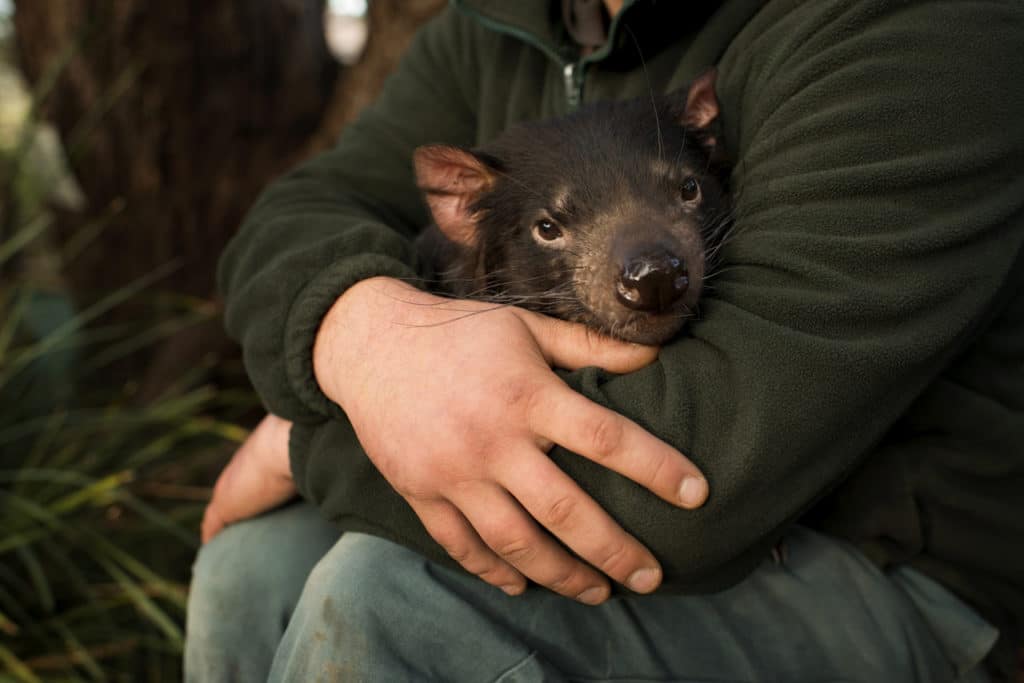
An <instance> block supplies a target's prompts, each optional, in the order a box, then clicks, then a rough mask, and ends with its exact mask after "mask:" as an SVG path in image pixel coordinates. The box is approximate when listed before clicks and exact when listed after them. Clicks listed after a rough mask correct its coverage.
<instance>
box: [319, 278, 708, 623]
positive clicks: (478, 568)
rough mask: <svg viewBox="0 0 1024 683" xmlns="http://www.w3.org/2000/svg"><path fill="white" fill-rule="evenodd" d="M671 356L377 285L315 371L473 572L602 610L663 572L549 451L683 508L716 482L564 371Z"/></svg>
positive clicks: (625, 366)
mask: <svg viewBox="0 0 1024 683" xmlns="http://www.w3.org/2000/svg"><path fill="white" fill-rule="evenodd" d="M656 356H657V349H654V348H649V347H642V346H637V345H634V344H627V343H623V342H618V341H613V340H610V339H606V338H603V337H600V336H598V335H596V334H595V333H593V332H591V331H590V330H588V329H587V328H585V327H584V326H582V325H578V324H575V323H567V322H564V321H560V320H555V319H553V318H548V317H546V316H542V315H538V314H535V313H531V312H528V311H524V310H521V309H517V308H514V307H497V308H496V307H495V306H494V305H492V304H487V303H483V302H478V301H468V300H453V299H444V298H440V297H437V296H434V295H432V294H427V293H424V292H421V291H419V290H417V289H415V288H413V287H411V286H409V285H407V284H405V283H402V282H400V281H398V280H393V279H389V278H373V279H370V280H365V281H363V282H360V283H358V284H356V285H355V286H353V287H351V288H350V289H349V290H348V291H346V293H345V294H344V295H342V297H340V298H339V299H338V301H337V302H336V303H335V304H334V306H333V307H332V308H331V310H330V311H329V312H328V314H327V316H326V317H325V319H324V322H323V324H322V325H321V328H320V331H319V333H318V336H317V340H316V344H315V347H314V351H313V365H314V370H315V373H316V376H317V379H318V381H319V383H320V386H321V388H322V389H323V391H324V392H325V393H326V394H327V396H328V397H330V398H331V399H332V400H334V401H335V402H337V403H338V404H339V405H341V407H342V408H343V409H344V410H345V413H346V414H347V415H348V417H349V419H350V420H351V422H352V425H353V426H354V428H355V430H356V434H357V435H358V437H359V440H360V442H361V443H362V445H363V447H364V448H365V449H366V452H367V454H368V455H369V457H370V458H371V460H372V461H373V463H374V464H375V465H376V467H377V468H378V469H379V470H380V472H381V474H382V475H383V476H384V477H385V478H386V479H387V480H388V482H389V483H390V484H391V485H392V486H393V487H394V488H395V490H396V491H397V492H398V493H399V494H401V495H402V496H403V497H404V498H405V499H406V500H407V501H408V502H409V504H410V505H411V506H412V508H413V509H414V510H415V512H416V514H417V515H418V516H419V518H420V520H421V521H422V522H423V524H424V526H425V527H426V529H427V531H428V532H429V533H430V534H431V536H433V538H434V539H435V540H436V541H437V542H438V543H439V544H441V546H443V547H444V548H445V550H447V551H448V553H449V554H450V555H451V556H452V557H453V558H454V559H455V560H457V561H458V562H459V563H460V564H462V566H463V567H465V568H466V569H467V570H468V571H470V572H472V573H474V574H476V575H478V576H480V578H482V579H483V580H484V581H487V582H488V583H491V584H493V585H495V586H498V587H500V588H502V590H505V591H506V592H508V593H510V594H515V593H519V592H521V591H522V590H524V588H525V584H526V582H525V578H524V576H525V577H529V578H530V579H532V580H534V581H536V582H537V583H539V584H541V585H543V586H547V587H548V588H550V589H551V590H553V591H556V592H558V593H561V594H562V595H566V596H569V597H572V598H575V599H578V600H580V601H582V602H585V603H591V604H596V603H600V602H602V601H603V600H605V599H606V598H607V597H608V594H609V586H608V582H607V580H606V578H605V576H604V575H607V576H610V577H611V578H613V579H615V580H616V581H619V582H621V583H624V584H626V585H627V586H629V587H630V588H631V589H633V590H635V591H638V592H641V593H646V592H649V591H652V590H654V589H655V588H656V587H657V585H658V584H659V583H660V581H661V569H660V567H659V565H658V563H657V561H656V560H655V559H654V557H653V556H652V555H651V553H650V552H649V551H648V550H647V549H646V548H644V547H643V546H642V545H641V544H640V543H639V542H638V541H637V540H636V539H635V538H633V537H632V536H631V535H629V534H627V533H626V532H625V531H623V530H622V529H621V528H620V527H619V526H618V524H616V523H615V522H614V521H613V520H612V519H611V518H610V517H609V516H608V514H607V513H605V512H604V510H602V509H601V508H600V507H599V506H598V505H597V504H596V503H595V502H594V501H593V500H592V499H591V498H590V497H589V496H588V495H587V494H586V493H584V492H583V491H582V490H581V489H580V488H579V487H578V486H577V485H576V483H575V482H573V481H572V479H570V478H569V477H568V476H567V475H566V474H565V473H563V472H562V471H561V470H560V469H559V468H558V467H557V466H556V465H555V464H554V463H553V462H552V461H551V460H550V459H549V458H548V457H547V455H546V452H547V450H548V449H550V448H551V446H552V444H555V443H557V444H560V445H561V446H564V447H565V448H567V449H569V450H572V451H574V452H576V453H579V454H581V455H583V456H585V457H588V458H591V459H592V460H595V461H596V462H599V463H601V464H602V465H604V466H605V467H608V468H610V469H612V470H615V471H616V472H619V473H620V474H623V475H625V476H627V477H629V478H630V479H633V480H634V481H636V482H638V483H639V484H641V485H643V486H645V487H646V488H648V489H650V490H651V491H653V492H654V493H655V494H657V495H658V496H660V497H662V498H664V499H665V500H667V501H669V502H671V503H673V504H675V505H679V506H682V507H688V508H691V507H697V506H699V505H701V504H702V503H703V502H704V500H705V498H706V497H707V484H706V482H705V480H704V479H703V477H702V476H701V475H700V473H699V472H698V471H697V469H696V467H695V466H694V465H693V464H692V463H691V462H690V461H689V460H687V459H686V458H685V457H683V455H682V454H680V453H679V452H678V451H676V450H675V449H673V448H671V447H670V446H668V445H666V444H665V443H663V442H662V441H660V440H658V439H656V438H655V437H653V436H651V435H650V434H648V433H647V432H646V431H644V430H643V429H641V428H640V427H638V426H637V425H636V424H634V423H633V422H630V421H629V420H627V419H626V418H624V417H622V416H621V415H619V414H617V413H615V412H613V411H610V410H607V409H605V408H602V407H600V406H598V405H597V404H595V403H592V402H591V401H589V400H587V399H585V398H583V397H582V396H580V395H579V394H577V393H576V392H574V391H572V390H571V389H569V388H568V387H567V386H566V385H565V383H564V382H562V381H561V380H560V379H559V378H558V376H557V375H555V374H554V373H553V372H552V370H551V366H558V367H563V368H569V369H574V368H579V367H584V366H587V365H597V366H600V367H603V368H605V369H607V370H610V371H612V372H620V373H621V372H630V371H632V370H636V369H639V368H641V367H643V366H644V365H647V364H648V363H650V362H651V361H653V360H654V359H655V358H656ZM543 529H546V530H547V531H549V532H550V533H551V534H553V535H554V536H555V537H557V539H558V540H560V541H561V543H562V544H564V545H565V546H566V547H568V548H569V549H570V550H572V551H573V552H574V553H576V555H578V556H579V558H582V560H583V561H581V560H580V559H579V558H576V557H573V556H572V555H571V554H570V553H569V552H567V551H566V549H565V548H564V547H563V546H562V545H561V544H559V543H558V541H556V540H555V539H554V538H552V537H551V535H549V534H548V533H545V531H544V530H543ZM587 563H589V564H587ZM595 568H596V569H598V570H600V571H595Z"/></svg>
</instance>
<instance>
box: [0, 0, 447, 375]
mask: <svg viewBox="0 0 1024 683" xmlns="http://www.w3.org/2000/svg"><path fill="white" fill-rule="evenodd" d="M324 2H325V0H178V1H176V2H166V3H160V2H152V0H16V2H15V14H14V24H15V35H16V45H17V52H18V57H19V61H20V64H21V67H22V70H23V72H24V73H25V75H26V77H27V79H28V80H29V82H30V83H39V82H40V80H41V79H44V77H45V75H46V74H47V73H48V70H53V69H54V68H58V67H55V65H60V64H62V63H63V62H62V60H66V63H64V65H63V66H62V67H59V68H60V71H59V73H60V75H59V77H58V78H57V80H56V82H55V85H54V87H53V89H52V91H51V92H50V93H49V95H48V97H47V100H46V106H45V107H44V109H43V114H44V117H45V118H47V119H48V120H50V121H51V122H52V123H53V124H54V125H55V126H56V128H57V131H58V133H59V135H60V138H61V140H62V142H63V144H64V147H65V150H66V152H67V155H68V160H69V165H70V168H71V170H72V172H73V174H74V175H75V177H76V178H77V180H78V182H79V184H80V186H81V188H82V191H83V193H84V196H85V198H86V206H85V208H84V210H83V211H81V212H75V213H72V212H67V211H58V213H57V215H58V221H57V225H56V226H55V233H56V238H57V240H59V241H61V242H68V241H71V240H74V239H76V235H80V234H82V232H83V228H85V229H86V230H91V229H92V228H95V227H96V226H98V225H102V226H104V227H103V230H102V232H101V233H100V236H99V238H98V239H96V240H95V241H94V242H93V243H92V244H91V246H90V247H89V248H87V249H85V250H84V251H82V252H81V253H80V255H79V256H78V257H77V258H75V259H74V261H72V262H71V263H68V264H65V268H64V272H63V275H64V277H65V279H66V282H67V283H68V285H69V287H70V289H71V291H72V292H74V293H76V294H80V295H83V296H86V297H89V296H95V295H98V294H102V293H105V292H109V291H112V290H114V289H117V288H119V287H123V286H124V285H125V284H126V283H129V282H132V281H133V280H136V279H138V278H140V277H142V276H144V275H146V274H148V273H151V272H153V271H154V270H155V269H157V268H159V267H161V266H164V265H166V264H169V263H175V264H178V268H177V269H176V270H175V271H174V273H173V274H171V275H170V276H168V277H167V278H165V279H164V280H163V281H161V283H160V284H159V285H158V286H159V288H160V289H162V290H164V291H171V292H175V293H178V294H184V295H188V296H192V297H200V298H203V299H211V298H213V297H214V273H215V268H216V262H217V258H218V256H219V254H220V252H221V250H222V249H223V247H224V245H225V244H226V243H227V241H228V239H230V237H231V236H232V235H233V234H234V232H235V230H236V228H237V226H238V224H239V223H240V222H241V220H242V217H243V216H244V213H245V211H246V210H247V209H248V207H249V206H251V204H252V203H253V202H254V201H255V199H256V197H257V195H258V194H259V192H260V190H261V189H262V188H263V186H264V185H266V183H267V182H269V181H270V180H271V179H273V178H274V177H275V176H277V175H279V174H281V173H282V172H284V171H285V170H287V169H288V168H289V167H291V166H293V165H295V164H296V163H298V162H299V161H300V160H301V159H303V158H304V157H306V156H308V155H310V154H312V153H314V152H316V151H319V150H321V149H324V148H325V147H328V146H329V145H331V144H333V141H334V140H335V139H336V138H337V135H338V133H339V132H340V130H341V128H342V127H343V126H344V125H345V124H346V123H347V122H348V121H350V120H351V119H352V118H353V117H354V116H355V114H356V113H357V112H358V111H359V110H360V109H361V108H362V107H363V106H365V105H366V104H367V103H368V102H370V101H371V100H372V99H373V97H374V96H375V95H376V93H377V91H378V90H379V88H380V85H381V83H382V82H383V80H384V78H385V76H386V75H387V74H388V73H389V72H390V71H391V69H392V68H394V66H395V64H396V62H397V60H398V58H399V56H400V55H401V53H402V52H403V51H404V50H405V48H406V46H407V45H408V43H409V40H410V38H411V36H412V34H413V33H414V31H415V30H416V28H417V27H418V26H419V25H420V24H421V23H422V22H424V21H425V20H426V19H428V18H429V17H430V16H432V15H433V14H435V13H436V12H437V11H439V10H440V8H441V7H442V6H443V5H444V0H372V1H371V2H370V4H369V17H368V19H369V23H370V35H369V39H368V43H367V47H366V51H365V53H364V57H363V58H362V59H361V60H360V61H359V62H358V63H357V64H355V65H354V66H352V67H350V68H348V69H346V70H344V72H342V70H341V68H340V67H339V65H338V64H337V63H336V62H335V60H334V59H333V57H332V56H331V55H330V53H329V52H328V49H327V45H326V41H325V39H324V34H323V31H324V26H323V10H324ZM219 327H220V326H219V323H214V324H212V325H207V326H205V327H203V328H200V329H197V330H191V331H189V332H186V333H183V335H184V337H182V336H179V337H178V338H175V339H173V340H171V341H170V342H169V343H167V344H165V345H164V347H163V348H162V350H161V349H157V350H156V351H153V352H151V353H149V354H148V355H147V359H146V363H145V364H146V365H150V366H152V371H151V375H152V376H151V377H150V378H149V379H148V380H144V385H149V386H150V387H153V389H154V390H156V391H158V390H159V388H160V386H162V385H163V384H164V383H165V382H166V381H169V380H171V379H173V378H174V377H175V376H176V375H177V373H179V372H180V371H181V370H182V369H183V368H187V367H189V365H190V364H193V363H194V362H195V361H196V356H197V355H202V354H204V353H205V352H208V351H210V350H211V349H213V350H220V349H222V348H223V345H224V339H223V335H222V333H221V332H220V329H219Z"/></svg>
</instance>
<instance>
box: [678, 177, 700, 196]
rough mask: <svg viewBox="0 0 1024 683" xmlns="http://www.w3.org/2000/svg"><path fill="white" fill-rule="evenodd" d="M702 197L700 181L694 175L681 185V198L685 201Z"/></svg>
mask: <svg viewBox="0 0 1024 683" xmlns="http://www.w3.org/2000/svg"><path fill="white" fill-rule="evenodd" d="M699 197H700V183H698V182H697V179H696V178H694V177H693V176H690V177H688V178H687V179H686V180H684V181H683V184H682V185H680V186H679V198H680V199H682V200H683V201H684V202H692V201H694V200H695V199H698V198H699Z"/></svg>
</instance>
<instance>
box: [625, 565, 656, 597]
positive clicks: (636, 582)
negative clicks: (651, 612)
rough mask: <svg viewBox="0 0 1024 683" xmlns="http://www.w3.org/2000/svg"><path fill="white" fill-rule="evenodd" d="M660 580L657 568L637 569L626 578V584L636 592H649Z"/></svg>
mask: <svg viewBox="0 0 1024 683" xmlns="http://www.w3.org/2000/svg"><path fill="white" fill-rule="evenodd" d="M660 582H661V571H659V570H657V569H637V570H636V571H635V572H633V573H632V574H630V575H629V578H628V579H626V585H627V586H629V588H630V590H633V591H635V592H637V593H650V592H651V591H652V590H654V589H655V588H657V587H658V584H659V583H660Z"/></svg>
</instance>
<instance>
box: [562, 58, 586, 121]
mask: <svg viewBox="0 0 1024 683" xmlns="http://www.w3.org/2000/svg"><path fill="white" fill-rule="evenodd" d="M562 75H563V76H564V77H565V99H566V102H567V103H568V105H569V111H573V110H574V109H576V108H577V107H579V106H580V103H581V102H582V101H583V77H582V76H583V63H582V62H568V63H566V64H565V65H564V66H563V67H562Z"/></svg>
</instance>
